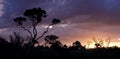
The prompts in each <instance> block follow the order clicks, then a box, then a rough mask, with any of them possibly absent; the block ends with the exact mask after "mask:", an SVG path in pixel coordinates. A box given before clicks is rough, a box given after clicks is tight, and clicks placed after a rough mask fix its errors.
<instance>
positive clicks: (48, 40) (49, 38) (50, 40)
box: [44, 35, 59, 46]
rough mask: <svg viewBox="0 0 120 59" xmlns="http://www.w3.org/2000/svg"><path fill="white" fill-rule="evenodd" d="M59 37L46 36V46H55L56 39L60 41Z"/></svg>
mask: <svg viewBox="0 0 120 59" xmlns="http://www.w3.org/2000/svg"><path fill="white" fill-rule="evenodd" d="M58 38H59V37H58V36H55V35H47V36H45V38H44V40H45V46H46V44H53V43H55V42H56V39H58Z"/></svg>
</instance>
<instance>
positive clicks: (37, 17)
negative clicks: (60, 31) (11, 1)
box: [14, 8, 61, 45]
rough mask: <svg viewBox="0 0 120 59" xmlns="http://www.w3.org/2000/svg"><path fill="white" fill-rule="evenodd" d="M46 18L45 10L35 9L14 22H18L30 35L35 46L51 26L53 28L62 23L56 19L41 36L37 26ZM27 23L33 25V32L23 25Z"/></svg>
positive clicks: (27, 11)
mask: <svg viewBox="0 0 120 59" xmlns="http://www.w3.org/2000/svg"><path fill="white" fill-rule="evenodd" d="M46 17H47V14H46V11H45V10H42V9H41V8H33V9H29V10H26V11H25V12H24V14H23V17H21V16H20V17H17V18H15V19H14V22H16V23H17V24H18V25H19V26H20V27H21V28H22V29H24V30H25V31H27V32H28V33H29V37H30V39H31V42H32V43H33V45H34V44H35V43H37V41H38V40H39V39H41V38H42V37H43V36H44V35H45V34H46V33H47V32H48V30H49V28H50V26H53V25H55V24H58V23H60V22H61V21H60V20H59V19H56V18H54V19H53V20H52V21H51V23H50V24H49V25H48V27H47V28H46V30H45V31H44V32H43V33H42V35H40V36H39V35H38V30H37V28H36V26H37V25H38V24H39V23H41V22H42V20H43V19H44V18H46ZM29 21H30V22H29ZM25 22H29V24H31V25H30V26H31V28H32V31H31V30H30V29H28V28H27V27H26V26H25V25H23V24H24V23H25Z"/></svg>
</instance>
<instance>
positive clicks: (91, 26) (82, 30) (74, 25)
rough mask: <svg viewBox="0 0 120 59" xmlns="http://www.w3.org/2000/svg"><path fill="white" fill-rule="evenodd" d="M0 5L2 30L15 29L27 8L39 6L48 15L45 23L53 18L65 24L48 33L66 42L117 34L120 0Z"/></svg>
mask: <svg viewBox="0 0 120 59" xmlns="http://www.w3.org/2000/svg"><path fill="white" fill-rule="evenodd" d="M0 1H1V0H0ZM2 5H3V6H4V7H3V10H1V9H0V15H2V16H1V17H0V28H1V30H3V29H5V28H7V29H10V28H13V27H15V24H14V23H13V21H12V20H13V19H14V18H15V17H17V16H20V15H22V14H23V12H24V11H25V10H26V9H31V8H35V7H41V8H42V9H45V10H46V11H47V13H48V18H47V19H46V20H45V23H48V21H49V19H52V18H54V17H55V18H59V19H61V20H62V24H65V26H63V25H58V26H56V27H55V28H57V29H55V28H53V29H52V30H53V31H51V32H50V33H53V34H56V32H57V34H56V35H60V36H62V37H63V36H64V38H66V39H70V38H72V37H75V36H76V37H84V36H86V35H88V34H91V33H94V32H98V31H99V32H107V33H108V32H112V33H117V35H118V34H120V33H119V30H120V28H119V26H120V23H119V22H120V17H119V16H120V7H119V6H120V0H4V2H2ZM0 8H1V7H0ZM1 12H3V14H1ZM60 26H61V27H60ZM116 29H117V30H116ZM14 30H15V28H14ZM11 31H12V30H11ZM39 31H40V29H39ZM58 31H59V32H58ZM8 33H9V31H7V34H8ZM63 33H64V34H63ZM68 37H69V38H68Z"/></svg>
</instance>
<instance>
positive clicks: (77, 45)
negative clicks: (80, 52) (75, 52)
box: [73, 41, 83, 49]
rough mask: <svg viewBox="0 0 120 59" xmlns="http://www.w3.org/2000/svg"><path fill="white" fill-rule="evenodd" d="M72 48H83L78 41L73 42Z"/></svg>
mask: <svg viewBox="0 0 120 59" xmlns="http://www.w3.org/2000/svg"><path fill="white" fill-rule="evenodd" d="M73 48H75V49H81V48H83V46H82V45H81V43H80V42H79V41H75V42H73Z"/></svg>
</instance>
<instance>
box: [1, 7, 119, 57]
mask: <svg viewBox="0 0 120 59" xmlns="http://www.w3.org/2000/svg"><path fill="white" fill-rule="evenodd" d="M45 17H47V15H46V11H44V10H42V9H41V8H33V9H29V10H26V11H25V12H24V16H22V17H21V16H20V17H17V18H15V19H14V21H15V22H16V23H17V24H18V25H19V26H20V27H21V28H22V29H24V30H25V31H27V32H28V33H29V35H28V36H26V37H22V36H20V34H19V33H16V32H14V34H13V35H10V39H9V40H10V41H7V39H4V38H1V37H0V59H120V48H118V47H116V46H115V47H108V46H109V44H110V39H107V40H106V41H107V47H103V45H102V44H103V41H101V40H98V41H96V39H95V38H94V39H93V40H94V42H95V48H93V49H86V48H85V47H84V46H83V45H82V44H81V42H80V41H75V42H73V45H72V46H67V45H63V44H62V43H61V42H60V41H59V40H58V38H59V37H58V36H56V35H46V36H45V34H46V33H47V32H48V30H49V27H50V26H53V25H55V24H58V23H60V22H61V21H60V20H59V19H56V18H55V19H53V20H52V22H51V24H49V25H48V27H47V28H46V30H45V31H44V32H43V34H42V35H41V36H38V31H37V29H36V26H37V25H39V23H40V22H41V21H42V19H43V18H45ZM27 21H31V22H30V24H32V25H31V28H32V30H29V29H28V28H26V26H25V25H24V23H25V22H27ZM44 36H45V37H44ZM42 37H44V40H45V46H44V45H38V46H35V44H39V43H38V39H41V38H42Z"/></svg>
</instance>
